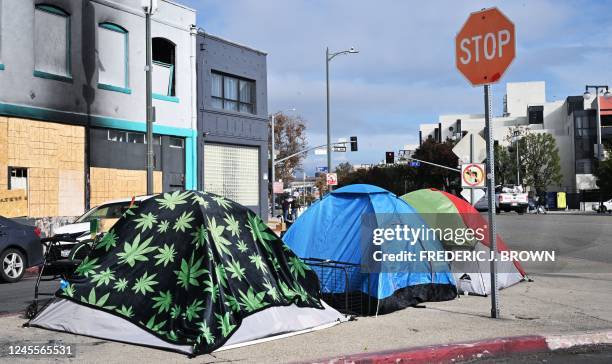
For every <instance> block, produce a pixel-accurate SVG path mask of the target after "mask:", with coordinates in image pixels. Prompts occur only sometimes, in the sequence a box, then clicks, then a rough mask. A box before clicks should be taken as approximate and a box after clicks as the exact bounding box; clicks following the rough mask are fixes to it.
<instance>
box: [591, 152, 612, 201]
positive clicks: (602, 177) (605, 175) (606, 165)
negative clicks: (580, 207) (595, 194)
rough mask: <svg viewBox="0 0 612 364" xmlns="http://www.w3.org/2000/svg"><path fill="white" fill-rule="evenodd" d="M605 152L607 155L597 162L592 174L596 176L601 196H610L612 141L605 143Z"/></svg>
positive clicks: (611, 183)
mask: <svg viewBox="0 0 612 364" xmlns="http://www.w3.org/2000/svg"><path fill="white" fill-rule="evenodd" d="M606 152H607V153H606V154H607V155H608V157H607V158H606V159H604V160H603V161H600V162H599V163H598V165H597V167H596V168H595V170H594V171H593V172H594V173H593V174H594V175H595V178H597V187H599V189H600V191H601V193H602V194H603V196H610V195H612V143H608V144H607V145H606Z"/></svg>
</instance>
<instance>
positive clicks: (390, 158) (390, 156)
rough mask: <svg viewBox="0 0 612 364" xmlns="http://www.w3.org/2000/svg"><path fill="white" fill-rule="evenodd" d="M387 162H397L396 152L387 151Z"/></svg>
mask: <svg viewBox="0 0 612 364" xmlns="http://www.w3.org/2000/svg"><path fill="white" fill-rule="evenodd" d="M385 163H387V164H393V163H395V152H387V153H385Z"/></svg>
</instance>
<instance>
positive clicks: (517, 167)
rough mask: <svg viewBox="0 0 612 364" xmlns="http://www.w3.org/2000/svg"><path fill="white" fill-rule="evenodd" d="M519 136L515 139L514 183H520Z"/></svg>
mask: <svg viewBox="0 0 612 364" xmlns="http://www.w3.org/2000/svg"><path fill="white" fill-rule="evenodd" d="M519 140H520V139H519V138H518V136H517V139H516V184H517V185H518V186H520V185H521V165H520V159H519Z"/></svg>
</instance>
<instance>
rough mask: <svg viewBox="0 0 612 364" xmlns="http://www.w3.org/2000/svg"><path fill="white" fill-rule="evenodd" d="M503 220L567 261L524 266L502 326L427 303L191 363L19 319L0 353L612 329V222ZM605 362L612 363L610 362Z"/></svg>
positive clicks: (263, 359)
mask: <svg viewBox="0 0 612 364" xmlns="http://www.w3.org/2000/svg"><path fill="white" fill-rule="evenodd" d="M498 221H499V231H500V234H502V236H503V237H504V239H505V240H506V242H507V244H508V245H509V246H510V247H511V248H512V249H516V250H524V249H536V248H543V247H544V248H547V249H548V248H556V249H557V250H558V251H559V254H558V258H559V260H560V262H561V263H560V264H559V265H558V266H557V267H556V271H555V272H551V271H550V269H548V268H547V267H546V266H545V265H543V264H529V265H528V264H525V266H526V269H527V271H528V273H529V274H530V276H531V277H532V278H533V279H534V281H533V282H523V283H520V284H518V285H516V286H513V287H510V288H508V289H506V290H503V291H501V297H500V302H501V316H502V317H501V319H498V320H493V319H490V318H489V317H488V315H489V310H490V299H489V298H486V297H476V296H462V297H461V298H459V299H456V300H454V301H449V302H434V303H426V304H425V305H424V306H425V308H408V309H404V310H401V311H397V312H394V313H392V314H388V315H381V316H379V317H360V318H358V319H357V320H355V321H350V322H346V323H343V324H340V325H337V326H335V327H332V328H330V329H326V330H322V331H319V332H314V333H308V334H303V335H298V336H294V337H289V338H286V339H282V340H276V341H271V342H266V343H262V344H258V345H255V346H250V347H243V348H238V349H233V350H228V351H222V352H218V353H213V354H212V355H202V356H200V357H198V358H197V359H195V360H193V359H188V358H187V357H185V356H183V355H180V354H175V353H169V352H164V351H160V350H154V349H149V348H143V347H137V346H132V345H126V344H120V343H114V342H108V341H104V340H99V339H92V338H86V337H83V336H75V335H70V334H66V333H56V332H51V331H46V330H42V329H36V328H22V327H21V325H22V324H23V323H24V322H25V320H24V319H23V318H21V317H20V316H18V315H13V316H5V317H1V318H0V327H2V328H3V334H1V335H0V353H4V354H0V362H2V361H3V360H6V359H8V358H7V354H6V351H5V350H3V349H4V348H6V347H7V346H8V345H9V344H11V343H24V342H30V343H47V342H48V341H49V340H63V342H64V343H70V344H75V345H76V346H77V347H76V357H75V358H74V359H73V360H83V359H86V360H87V361H88V362H92V363H96V362H99V363H115V362H117V363H120V362H135V361H139V360H141V359H142V358H144V357H146V358H147V360H148V361H149V362H162V361H164V362H185V363H193V362H197V363H202V362H205V363H221V362H228V361H237V362H254V363H269V362H300V361H312V360H315V359H318V358H330V357H335V356H340V355H346V354H354V353H364V352H365V353H367V352H377V351H384V350H395V349H402V348H410V347H416V346H423V345H434V344H440V343H453V342H465V341H472V340H482V339H487V338H495V337H507V336H517V335H535V334H561V333H575V332H589V331H598V330H609V329H612V305H610V302H612V266H611V265H612V263H611V262H612V249H610V248H611V245H612V239H611V238H610V237H611V236H612V218H609V217H608V218H606V217H603V216H575V215H517V214H514V213H511V214H502V215H499V216H498ZM5 287H6V285H1V286H0V299H1V300H4V301H2V302H5V301H6V299H7V297H6V295H7V292H8V291H6V292H5ZM16 291H18V290H16ZM30 292H31V291H30ZM30 294H31V293H30ZM2 355H4V357H3V356H2ZM601 355H603V356H602V357H603V358H606V357H605V355H607V354H601ZM49 360H50V361H51V359H49ZM11 362H12V363H20V362H28V359H25V358H11ZM36 362H37V363H38V362H44V360H37V361H36ZM510 362H512V361H510ZM516 362H521V361H516ZM523 362H525V361H523Z"/></svg>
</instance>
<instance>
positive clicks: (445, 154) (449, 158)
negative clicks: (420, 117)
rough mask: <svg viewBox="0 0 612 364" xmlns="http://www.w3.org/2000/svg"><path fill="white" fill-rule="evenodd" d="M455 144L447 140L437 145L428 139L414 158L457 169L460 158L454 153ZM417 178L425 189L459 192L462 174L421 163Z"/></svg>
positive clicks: (418, 149) (415, 153)
mask: <svg viewBox="0 0 612 364" xmlns="http://www.w3.org/2000/svg"><path fill="white" fill-rule="evenodd" d="M454 146H455V142H454V141H452V140H450V139H447V140H446V141H445V142H443V143H437V142H435V141H434V140H433V139H427V140H426V141H424V142H423V143H422V144H421V146H420V147H419V148H417V150H416V151H415V152H414V155H413V157H414V158H416V159H420V160H423V161H427V162H432V163H436V164H440V165H443V166H448V167H451V168H456V167H457V165H458V164H459V158H457V156H456V155H455V153H453V147H454ZM417 171H418V172H417V176H416V178H417V179H418V180H419V181H420V183H422V185H423V187H433V188H438V189H441V190H445V191H451V190H453V189H455V190H457V189H458V188H459V187H460V179H459V177H460V173H457V172H453V171H451V170H448V169H446V168H440V167H434V166H431V165H428V164H424V163H421V166H420V167H418V168H417Z"/></svg>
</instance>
